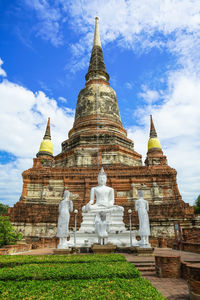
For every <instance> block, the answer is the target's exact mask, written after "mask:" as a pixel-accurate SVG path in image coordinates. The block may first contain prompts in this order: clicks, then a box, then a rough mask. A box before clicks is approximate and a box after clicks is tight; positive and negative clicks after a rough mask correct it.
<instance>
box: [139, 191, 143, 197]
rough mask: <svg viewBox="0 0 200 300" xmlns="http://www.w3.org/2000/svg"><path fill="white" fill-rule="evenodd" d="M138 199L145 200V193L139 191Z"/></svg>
mask: <svg viewBox="0 0 200 300" xmlns="http://www.w3.org/2000/svg"><path fill="white" fill-rule="evenodd" d="M138 197H139V198H144V191H143V190H138Z"/></svg>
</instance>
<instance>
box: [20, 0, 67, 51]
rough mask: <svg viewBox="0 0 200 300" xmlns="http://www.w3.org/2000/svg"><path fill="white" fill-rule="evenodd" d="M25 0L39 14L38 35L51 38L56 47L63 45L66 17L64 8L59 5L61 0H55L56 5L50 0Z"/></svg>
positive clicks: (36, 29)
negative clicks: (62, 28)
mask: <svg viewBox="0 0 200 300" xmlns="http://www.w3.org/2000/svg"><path fill="white" fill-rule="evenodd" d="M24 2H25V4H26V5H27V6H28V7H30V8H32V9H34V11H35V12H36V14H37V18H38V20H39V22H38V24H37V25H36V27H35V28H34V29H35V31H36V36H39V37H41V38H42V39H44V40H47V41H48V40H49V41H50V42H51V43H52V45H54V46H56V47H57V46H60V45H62V44H63V35H62V32H61V27H62V23H64V22H65V21H66V18H65V17H64V16H63V14H62V8H61V7H60V6H59V5H58V4H59V1H55V2H54V5H51V3H50V1H48V0H43V1H40V0H33V1H29V0H24Z"/></svg>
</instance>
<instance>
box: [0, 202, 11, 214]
mask: <svg viewBox="0 0 200 300" xmlns="http://www.w3.org/2000/svg"><path fill="white" fill-rule="evenodd" d="M8 208H9V206H8V205H5V204H3V203H0V215H7V213H8Z"/></svg>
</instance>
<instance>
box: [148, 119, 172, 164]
mask: <svg viewBox="0 0 200 300" xmlns="http://www.w3.org/2000/svg"><path fill="white" fill-rule="evenodd" d="M145 165H146V166H151V165H167V158H166V156H165V155H163V151H162V147H161V144H160V141H159V139H158V137H157V133H156V129H155V126H154V123H153V118H152V115H150V137H149V141H148V151H147V157H146V159H145Z"/></svg>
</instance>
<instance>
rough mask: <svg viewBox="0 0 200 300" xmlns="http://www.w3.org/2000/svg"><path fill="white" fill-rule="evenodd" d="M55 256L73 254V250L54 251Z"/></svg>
mask: <svg viewBox="0 0 200 300" xmlns="http://www.w3.org/2000/svg"><path fill="white" fill-rule="evenodd" d="M53 254H54V255H66V254H71V249H70V248H69V249H54V250H53Z"/></svg>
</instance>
